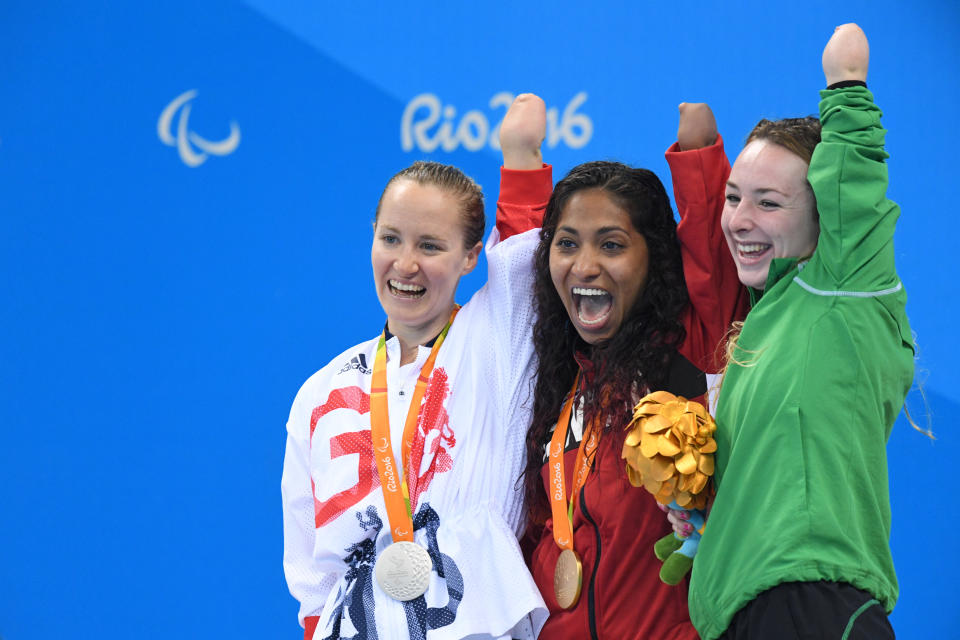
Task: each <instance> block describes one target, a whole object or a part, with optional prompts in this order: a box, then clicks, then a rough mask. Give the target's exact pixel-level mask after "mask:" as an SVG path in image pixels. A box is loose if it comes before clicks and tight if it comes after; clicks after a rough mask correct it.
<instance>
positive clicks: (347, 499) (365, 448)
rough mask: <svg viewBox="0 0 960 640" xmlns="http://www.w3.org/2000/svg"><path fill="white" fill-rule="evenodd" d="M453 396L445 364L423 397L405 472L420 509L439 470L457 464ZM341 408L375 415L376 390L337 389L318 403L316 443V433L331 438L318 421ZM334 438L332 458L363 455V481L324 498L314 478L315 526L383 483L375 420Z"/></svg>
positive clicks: (312, 427) (313, 417) (359, 459)
mask: <svg viewBox="0 0 960 640" xmlns="http://www.w3.org/2000/svg"><path fill="white" fill-rule="evenodd" d="M449 395H450V386H449V384H448V380H447V373H446V371H444V370H443V368H437V369H435V370H434V371H433V375H432V376H430V382H429V383H428V384H427V390H426V392H425V393H424V396H423V404H422V405H421V411H420V421H419V423H418V424H417V429H416V431H415V433H414V436H413V442H412V444H411V447H410V460H409V462H408V466H407V468H406V469H405V470H404V475H405V476H406V477H407V478H409V484H408V488H409V490H410V506H411V509H414V510H415V509H416V506H417V501H418V499H419V497H420V495H421V494H422V493H423V492H424V491H426V490H427V488H428V487H429V486H430V483H431V482H432V481H433V479H434V477H435V476H436V475H437V474H438V473H446V472H447V471H449V470H450V469H451V468H452V467H453V458H452V457H451V455H450V451H451V450H452V449H453V448H454V447H455V446H456V444H457V440H456V436H455V435H454V433H453V429H451V428H450V416H449V415H448V414H447V410H446V408H444V403H445V402H446V399H447V396H449ZM338 409H347V410H350V411H355V412H357V413H358V414H360V415H365V414H366V415H369V413H370V394H368V393H367V392H366V391H364V390H363V389H361V388H360V387H356V386H350V387H343V388H341V389H334V390H333V391H331V392H330V395H329V396H327V401H326V402H324V403H323V404H321V405H320V406H318V407H316V408H315V409H314V410H313V412H312V414H311V416H310V446H311V448H312V447H313V438H314V434H315V433H316V434H318V437H326V434H325V432H324V430H323V429H320V430H319V431H317V425H318V424H319V423H320V421H321V420H322V419H323V417H324V416H325V415H327V414H328V413H330V412H331V411H336V410H338ZM329 442H330V458H331V459H334V458H339V457H341V456H348V455H356V456H357V483H356V484H355V485H354V486H352V487H350V488H349V489H345V490H343V491H340V492H339V493H336V494H334V495H333V496H331V497H330V498H328V499H327V500H322V501H321V500H317V498H316V494H317V492H316V485H315V483H314V482H313V479H312V478H311V481H310V484H311V490H312V492H313V496H314V498H313V506H314V516H315V525H316V527H317V528H318V529H319V528H320V527H322V526H323V525H325V524H327V523H329V522H332V521H333V520H336V519H337V518H339V517H340V516H341V515H343V514H344V513H345V512H346V511H347V510H349V509H350V508H352V507H353V506H354V505H356V504H357V503H359V502H360V501H361V500H363V499H364V498H366V497H367V496H368V495H369V494H370V492H371V491H373V490H374V489H377V488H378V487H379V486H380V477H379V476H378V475H377V462H376V460H375V459H374V455H373V452H374V447H373V442H372V441H371V435H370V427H369V425H368V426H367V428H366V429H363V430H360V431H351V432H347V433H338V434H335V435H333V436H332V437H330V441H329Z"/></svg>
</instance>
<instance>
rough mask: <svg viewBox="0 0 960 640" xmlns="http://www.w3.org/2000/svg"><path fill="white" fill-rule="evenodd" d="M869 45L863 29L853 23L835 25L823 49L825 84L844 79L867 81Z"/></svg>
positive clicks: (828, 84)
mask: <svg viewBox="0 0 960 640" xmlns="http://www.w3.org/2000/svg"><path fill="white" fill-rule="evenodd" d="M869 64H870V45H869V44H868V43H867V36H866V34H865V33H864V32H863V29H861V28H860V27H858V26H857V25H855V24H853V23H852V22H851V23H849V24H842V25H840V26H839V27H837V28H836V29H835V30H834V32H833V35H832V36H831V37H830V41H829V42H827V46H826V47H824V49H823V75H824V76H825V77H826V79H827V86H828V87H829V86H830V85H832V84H835V83H837V82H842V81H844V80H860V81H862V82H866V81H867V67H868V66H869Z"/></svg>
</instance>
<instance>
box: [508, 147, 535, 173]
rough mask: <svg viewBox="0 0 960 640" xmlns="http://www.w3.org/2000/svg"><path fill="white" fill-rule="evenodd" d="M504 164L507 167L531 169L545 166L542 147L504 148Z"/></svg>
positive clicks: (523, 169) (521, 169)
mask: <svg viewBox="0 0 960 640" xmlns="http://www.w3.org/2000/svg"><path fill="white" fill-rule="evenodd" d="M503 166H504V167H506V168H507V169H515V170H519V171H530V170H534V169H540V168H541V167H543V155H542V154H541V153H540V149H534V150H531V149H522V150H517V149H506V148H504V149H503Z"/></svg>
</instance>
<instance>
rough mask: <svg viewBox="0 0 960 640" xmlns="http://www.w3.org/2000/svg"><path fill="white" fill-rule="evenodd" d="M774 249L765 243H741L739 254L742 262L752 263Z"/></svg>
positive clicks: (739, 244)
mask: <svg viewBox="0 0 960 640" xmlns="http://www.w3.org/2000/svg"><path fill="white" fill-rule="evenodd" d="M771 247H773V245H772V244H767V243H765V242H740V243H738V244H737V254H738V256H739V257H740V259H741V260H743V261H745V262H752V261H756V260H760V259H762V258H763V257H764V256H765V255H766V253H767V252H768V251H769V250H770V249H771Z"/></svg>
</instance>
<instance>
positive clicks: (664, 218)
mask: <svg viewBox="0 0 960 640" xmlns="http://www.w3.org/2000/svg"><path fill="white" fill-rule="evenodd" d="M584 189H602V190H603V191H604V192H605V193H606V194H607V195H608V196H609V197H610V198H611V199H612V200H613V201H614V202H616V203H617V204H618V205H619V206H621V207H623V208H624V209H625V210H626V211H627V212H628V213H629V214H630V220H631V222H632V223H633V226H634V228H635V229H636V230H637V231H638V232H640V233H641V234H642V235H643V236H644V239H645V240H646V244H647V251H648V259H649V270H648V275H647V282H646V285H645V287H644V289H643V291H642V293H641V294H640V295H639V296H638V298H637V300H636V302H635V303H634V305H633V308H632V309H631V310H630V312H629V313H628V314H627V317H626V318H625V319H624V321H623V324H622V325H621V326H620V328H619V330H618V331H617V333H616V334H615V335H614V336H613V337H611V338H610V339H609V340H606V341H604V342H601V343H597V344H593V345H590V344H588V343H586V342H585V341H584V340H582V339H581V338H580V336H579V334H578V333H577V331H576V329H575V328H574V326H573V324H572V323H571V322H570V318H569V317H568V315H567V311H566V309H565V308H564V306H563V302H562V301H561V300H560V296H559V295H558V293H557V290H556V288H555V287H554V285H553V281H552V279H551V277H550V246H551V244H552V241H553V236H554V233H555V231H556V229H557V225H558V222H559V219H560V217H561V215H562V214H563V211H564V208H565V207H566V205H567V202H568V201H569V200H570V198H571V196H573V194H575V193H577V192H578V191H582V190H584ZM534 260H535V271H536V279H535V283H534V294H535V296H536V305H537V322H536V324H535V325H534V328H533V341H534V346H535V348H536V353H537V357H538V364H537V381H536V386H535V388H534V400H533V420H532V423H531V425H530V429H529V431H528V432H527V466H526V469H525V471H524V485H525V494H526V498H527V505H528V508H529V514H530V518H531V522H532V523H534V524H540V523H542V522H543V521H544V520H545V519H546V518H547V517H548V516H549V504H548V503H547V500H546V494H545V493H544V491H543V487H542V482H541V480H540V469H541V467H542V465H543V452H544V448H545V447H546V446H547V443H548V442H549V441H550V437H551V432H552V430H553V428H554V426H555V425H556V423H557V418H558V417H559V415H560V410H561V408H562V406H563V402H564V398H565V396H566V394H567V392H568V391H569V390H570V387H571V385H572V384H573V380H574V377H575V376H576V374H577V370H578V366H579V365H578V364H577V362H576V360H575V359H574V355H575V354H576V353H580V354H582V356H583V357H584V358H586V359H588V360H589V361H590V362H591V363H592V367H593V369H594V377H593V381H592V384H590V386H589V387H583V393H585V394H586V395H587V402H586V403H585V406H586V411H585V414H586V415H585V416H584V421H585V423H586V422H587V421H590V420H595V421H596V422H595V424H603V425H605V428H604V434H608V433H610V432H614V433H617V434H619V433H620V432H622V431H623V427H625V426H626V424H627V421H628V420H629V417H630V416H631V414H632V411H631V410H632V406H633V403H634V402H635V401H636V399H637V398H635V397H634V396H635V395H636V393H641V392H642V393H646V391H647V390H648V389H656V388H658V387H660V386H662V385H663V384H664V383H665V382H666V377H667V373H668V371H669V366H670V362H671V361H672V358H673V355H674V354H675V353H676V349H677V347H678V346H679V345H680V343H681V342H682V341H683V339H684V337H685V334H686V332H685V330H684V328H683V324H682V323H681V318H680V316H681V313H682V312H683V310H684V308H685V307H686V305H687V302H688V297H687V288H686V283H685V281H684V278H683V264H682V262H681V258H680V243H679V241H678V240H677V223H676V220H675V219H674V217H673V209H672V208H671V207H670V200H669V199H668V197H667V192H666V191H665V190H664V188H663V184H662V183H661V182H660V180H659V178H657V176H656V175H655V174H654V173H653V172H651V171H648V170H646V169H636V168H632V167H628V166H627V165H624V164H621V163H619V162H587V163H585V164H581V165H579V166H577V167H574V168H573V169H572V170H571V171H570V173H568V174H567V175H566V176H565V177H564V178H563V180H561V181H560V182H558V183H557V186H556V187H555V188H554V190H553V194H552V195H551V196H550V201H549V203H548V204H547V209H546V212H545V214H544V220H543V227H542V228H541V230H540V245H539V246H538V247H537V250H536V254H535V258H534ZM600 389H603V390H604V393H603V394H602V397H603V401H602V402H598V401H596V400H595V399H597V398H599V397H600V395H601V394H598V393H597V390H600ZM592 399H593V400H594V401H591V400H592Z"/></svg>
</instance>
